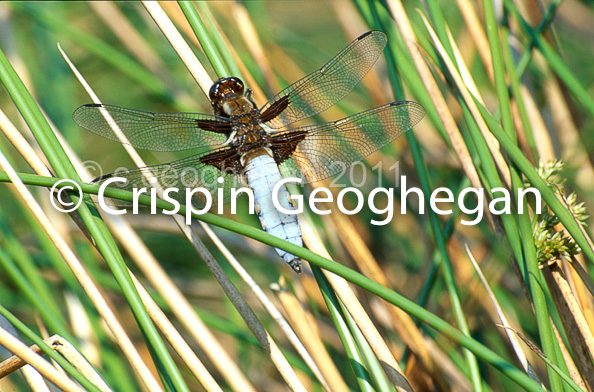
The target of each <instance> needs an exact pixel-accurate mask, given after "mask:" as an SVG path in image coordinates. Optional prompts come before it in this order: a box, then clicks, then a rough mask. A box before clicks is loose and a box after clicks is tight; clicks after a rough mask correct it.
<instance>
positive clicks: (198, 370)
mask: <svg viewBox="0 0 594 392" xmlns="http://www.w3.org/2000/svg"><path fill="white" fill-rule="evenodd" d="M128 273H129V274H130V276H131V277H132V280H133V281H134V285H135V286H136V290H138V294H140V298H141V299H142V302H143V304H144V306H145V308H146V310H147V312H148V314H149V316H150V317H151V319H152V320H153V321H154V323H155V325H156V326H157V328H159V329H160V330H161V332H162V333H163V335H164V336H165V338H166V339H167V340H168V341H169V343H170V344H171V346H172V347H173V349H174V350H175V351H176V352H177V353H178V354H179V356H180V357H181V358H182V359H183V361H184V364H185V365H186V366H187V367H188V369H190V371H191V372H192V374H193V375H194V376H195V377H196V379H197V380H198V381H199V382H200V384H201V385H202V386H203V387H204V389H205V390H206V391H208V392H223V389H222V388H221V387H220V386H219V384H218V383H217V382H216V381H215V379H214V378H213V377H212V375H211V374H210V373H209V371H208V369H206V367H205V366H204V365H203V364H202V362H201V361H200V359H199V358H198V356H197V355H196V354H195V353H194V351H193V350H192V348H191V347H190V345H189V344H188V343H187V342H186V341H185V339H184V338H183V337H182V336H181V334H180V333H179V332H178V331H177V329H175V327H174V326H173V324H172V323H171V321H169V319H168V318H167V316H165V313H163V311H162V310H161V309H160V308H159V306H158V305H157V304H156V303H155V301H154V300H153V299H152V298H151V296H150V295H149V293H148V292H147V291H146V289H145V288H144V287H143V286H142V284H141V283H140V282H139V281H138V279H137V278H136V276H134V274H133V273H132V272H131V271H130V270H128Z"/></svg>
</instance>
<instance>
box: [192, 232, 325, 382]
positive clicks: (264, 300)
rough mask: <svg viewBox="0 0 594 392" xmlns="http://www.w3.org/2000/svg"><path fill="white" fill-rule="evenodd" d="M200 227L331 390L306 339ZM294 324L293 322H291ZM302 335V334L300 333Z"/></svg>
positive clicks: (213, 237)
mask: <svg viewBox="0 0 594 392" xmlns="http://www.w3.org/2000/svg"><path fill="white" fill-rule="evenodd" d="M199 223H200V225H201V227H202V229H203V230H204V231H205V232H206V234H207V235H208V237H209V238H210V240H211V241H212V242H213V244H214V245H215V246H216V247H217V248H218V249H219V250H220V251H221V253H222V254H223V256H225V258H226V259H227V261H229V264H230V265H231V266H232V267H233V269H234V270H235V271H236V272H237V273H238V274H239V276H240V277H241V279H242V280H243V281H244V282H245V283H246V284H247V286H248V287H249V288H250V290H252V292H253V293H254V294H255V295H256V298H258V300H259V301H260V303H261V304H262V306H264V308H265V309H266V311H267V312H268V314H269V315H270V316H271V317H272V319H273V320H274V321H275V322H276V323H277V324H278V326H279V327H280V328H281V330H282V331H283V333H284V334H285V336H286V337H287V339H289V342H291V344H292V345H293V347H294V348H295V350H296V351H297V352H298V353H299V355H300V356H301V358H302V359H303V361H304V362H305V363H306V364H307V366H308V367H309V368H310V370H311V371H312V372H313V373H314V375H315V376H316V378H317V379H318V380H319V381H320V384H322V386H323V387H324V388H325V389H326V390H333V389H329V387H328V383H327V381H326V380H325V378H324V376H323V375H322V373H321V372H320V368H318V366H317V365H316V362H315V361H314V359H313V358H312V356H311V354H310V353H309V352H308V350H307V348H306V346H305V345H304V344H303V342H305V343H306V345H307V340H303V341H302V340H300V339H299V337H298V336H297V334H296V333H295V331H294V330H293V328H292V327H291V325H290V324H289V323H288V322H287V320H286V319H285V318H284V317H283V315H282V314H281V312H280V311H279V310H278V309H277V308H276V306H275V305H274V303H273V302H272V301H271V300H270V298H268V296H267V295H266V294H265V293H264V291H263V290H262V289H261V288H260V286H259V285H258V284H257V283H256V281H255V280H254V279H253V278H252V277H251V275H250V274H249V273H248V272H247V271H246V270H245V268H243V266H242V265H241V263H240V262H239V260H237V258H236V257H235V256H234V255H233V253H231V251H230V250H229V249H228V248H227V247H226V246H225V244H224V243H223V241H221V239H220V238H219V236H217V235H216V233H215V232H214V231H213V230H212V229H211V228H210V226H209V225H207V224H206V223H204V222H199ZM293 324H294V323H293ZM301 336H302V337H303V335H301Z"/></svg>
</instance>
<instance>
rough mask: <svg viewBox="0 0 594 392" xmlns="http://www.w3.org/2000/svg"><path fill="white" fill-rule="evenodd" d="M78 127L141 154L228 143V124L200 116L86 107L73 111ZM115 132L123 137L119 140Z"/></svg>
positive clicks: (226, 120)
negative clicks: (131, 148)
mask: <svg viewBox="0 0 594 392" xmlns="http://www.w3.org/2000/svg"><path fill="white" fill-rule="evenodd" d="M72 117H73V119H74V121H75V122H76V123H77V124H78V125H80V126H81V127H83V128H85V129H87V130H89V131H91V132H94V133H96V134H98V135H101V136H103V137H105V138H107V139H110V140H113V141H116V142H120V143H123V144H129V145H132V146H134V147H136V148H139V149H141V150H151V151H183V150H190V149H193V148H198V147H205V146H216V145H220V144H222V143H224V142H225V141H226V140H227V136H228V134H230V132H231V127H232V124H231V122H230V121H229V120H228V119H226V118H223V117H218V116H214V115H211V114H202V113H153V112H145V111H141V110H134V109H127V108H122V107H118V106H111V105H102V104H88V105H83V106H81V107H79V108H78V109H76V110H75V111H74V114H73V115H72ZM118 129H119V130H120V131H121V134H122V135H119V136H118V132H119V131H118Z"/></svg>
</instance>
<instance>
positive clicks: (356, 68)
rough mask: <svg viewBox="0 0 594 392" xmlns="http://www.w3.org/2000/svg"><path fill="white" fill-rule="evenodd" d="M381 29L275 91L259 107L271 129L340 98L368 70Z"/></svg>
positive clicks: (379, 46)
mask: <svg viewBox="0 0 594 392" xmlns="http://www.w3.org/2000/svg"><path fill="white" fill-rule="evenodd" d="M386 42H387V37H386V35H385V34H384V33H382V32H381V31H370V32H367V33H365V34H363V35H361V36H360V37H359V38H357V39H355V40H354V41H353V42H351V43H350V44H349V45H348V46H347V47H346V48H344V49H343V50H342V51H340V53H338V54H337V55H336V56H334V58H332V59H331V60H330V61H329V62H328V63H326V64H325V65H324V66H323V67H322V68H320V69H318V70H317V71H315V72H313V73H311V74H309V75H307V76H305V77H304V78H302V79H300V80H298V81H297V82H295V83H293V84H292V85H290V86H289V87H287V88H285V89H284V90H282V91H281V92H280V93H278V94H276V95H275V96H274V97H273V98H272V99H271V100H270V101H268V103H266V104H265V105H264V106H263V107H262V109H261V113H262V114H261V117H262V119H263V121H264V122H266V125H268V126H269V127H271V128H276V129H278V128H282V127H284V126H287V125H289V124H292V123H294V122H296V121H299V120H302V119H305V118H308V117H311V116H314V115H316V114H318V113H320V112H323V111H324V110H326V109H328V108H329V107H331V106H332V105H334V104H335V103H336V102H338V101H340V100H341V99H342V98H344V97H345V96H346V95H347V94H348V93H349V92H351V90H352V89H353V88H354V87H355V86H356V85H357V83H359V81H360V80H361V79H362V78H363V76H365V74H367V72H369V70H370V69H371V67H372V66H373V64H374V63H375V62H376V60H377V59H378V57H379V56H380V55H381V53H382V51H383V49H384V47H385V46H386Z"/></svg>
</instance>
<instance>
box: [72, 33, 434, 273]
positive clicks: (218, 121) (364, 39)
mask: <svg viewBox="0 0 594 392" xmlns="http://www.w3.org/2000/svg"><path fill="white" fill-rule="evenodd" d="M386 43H387V37H386V35H385V34H384V33H382V32H380V31H368V32H366V33H364V34H363V35H361V36H359V37H358V38H356V39H355V40H354V41H352V42H351V43H350V44H349V45H348V46H346V47H345V48H344V49H343V50H341V51H340V52H339V53H338V54H337V55H335V56H334V57H333V58H332V59H331V60H329V61H328V62H327V63H326V64H325V65H323V66H322V67H321V68H319V69H318V70H316V71H314V72H312V73H310V74H308V75H307V76H305V77H303V78H302V79H300V80H298V81H296V82H295V83H293V84H291V85H289V86H288V87H286V88H285V89H283V90H282V91H280V92H279V93H278V94H276V95H275V96H273V97H272V98H271V99H270V100H269V101H268V102H267V103H266V104H264V105H263V106H262V107H258V105H256V103H255V101H254V98H253V94H252V91H251V90H250V89H246V86H245V84H244V82H243V81H242V80H241V79H240V78H238V77H235V76H232V77H223V78H221V79H219V80H217V81H216V82H215V83H214V84H213V85H212V87H211V88H210V91H209V98H210V101H211V105H212V109H213V113H212V114H207V113H179V112H175V113H153V112H146V111H140V110H135V109H128V108H123V107H118V106H111V105H104V104H86V105H83V106H81V107H79V108H78V109H76V110H75V111H74V114H73V119H74V121H75V122H76V123H77V124H78V125H80V126H81V127H83V128H85V129H87V130H89V131H91V132H94V133H96V134H98V135H101V136H103V137H105V138H107V139H110V140H113V141H116V142H119V143H124V144H129V145H131V146H133V147H135V148H138V149H144V150H151V151H184V150H190V149H200V150H198V152H197V153H196V154H194V155H191V156H188V157H186V158H182V159H179V160H176V161H173V162H169V163H165V164H159V165H153V166H148V167H143V168H136V169H129V170H127V171H124V172H122V171H119V172H116V173H111V174H108V175H105V176H102V177H99V178H97V179H95V180H94V181H93V182H94V183H99V184H101V183H103V182H105V181H107V180H109V179H110V178H112V177H114V176H117V177H123V178H125V179H126V182H117V183H114V184H113V185H111V184H110V185H111V186H113V187H115V188H119V189H125V190H130V191H131V190H133V189H134V188H141V187H143V186H144V185H146V178H147V176H151V178H155V179H156V180H157V181H158V183H159V185H160V186H162V187H177V188H180V189H181V188H187V187H188V186H192V187H202V188H204V189H206V190H208V192H211V193H212V194H213V195H215V194H217V192H223V199H222V200H223V203H226V202H228V201H230V200H231V195H232V193H231V190H232V189H237V188H240V187H241V186H243V185H245V184H246V183H247V186H249V187H250V188H251V189H252V190H253V194H254V204H255V211H256V213H257V214H258V217H259V220H260V223H261V225H262V228H263V229H264V230H265V231H266V232H268V233H269V234H272V235H274V236H276V237H279V238H282V239H284V240H287V241H289V242H291V243H293V244H295V245H298V246H303V240H302V237H301V229H300V226H299V218H298V216H297V215H296V214H284V213H281V212H280V211H279V210H277V209H276V208H275V207H274V205H273V202H272V196H271V194H272V190H273V187H274V185H275V184H277V183H278V182H279V181H281V179H282V178H283V177H297V178H300V179H302V180H303V183H304V184H307V183H315V182H318V181H321V180H324V179H326V178H329V177H332V176H334V175H337V174H338V173H339V172H340V171H341V170H344V168H345V167H347V168H348V167H349V166H350V165H351V164H353V163H355V162H358V161H361V160H363V159H364V158H365V157H367V156H368V155H370V154H372V153H373V152H375V151H377V150H378V149H380V148H381V147H383V146H385V145H386V144H388V143H390V142H392V141H393V140H395V139H396V138H398V137H399V136H401V135H403V134H405V133H406V132H408V131H409V130H410V129H412V127H413V126H414V125H416V124H417V123H418V122H419V121H420V120H421V119H422V118H423V116H424V114H425V111H424V109H423V107H422V106H421V105H420V104H418V103H416V102H412V101H400V102H391V103H388V104H385V105H382V106H379V107H375V108H373V109H369V110H366V111H363V112H361V113H358V114H354V115H351V116H349V117H346V118H343V119H340V120H337V121H332V122H327V123H322V124H315V125H305V126H298V127H295V126H292V124H294V123H296V122H298V121H301V120H304V119H307V118H310V117H312V116H315V115H317V114H319V113H321V112H323V111H324V110H326V109H328V108H330V107H331V106H333V105H334V104H336V103H337V102H338V101H340V100H341V99H342V98H344V97H345V96H346V95H348V94H349V93H350V92H351V91H352V90H353V88H354V87H355V86H356V85H357V84H358V83H359V82H360V81H361V79H362V78H363V77H364V76H365V75H366V74H367V73H368V72H369V70H370V69H371V68H372V67H373V65H374V63H375V62H376V61H377V59H378V58H379V57H380V55H381V54H382V53H383V50H384V47H385V46H386ZM122 135H123V136H124V138H122ZM195 196H197V197H196V198H195V199H194V200H193V201H192V204H196V205H197V206H203V205H205V204H206V200H205V197H203V195H202V194H196V195H195ZM176 197H179V202H181V203H185V196H184V195H183V194H178V195H177V196H174V197H173V198H174V199H175V198H176ZM277 200H278V202H279V204H280V206H282V208H283V209H284V210H289V211H290V210H292V211H295V206H294V204H293V202H292V200H291V197H290V193H289V191H288V190H287V188H286V187H285V186H284V185H283V186H282V187H280V190H279V192H278V197H277ZM276 252H277V253H278V255H279V256H280V257H281V258H282V259H284V261H285V262H286V263H287V264H289V266H291V267H292V268H293V270H295V271H296V272H301V260H300V258H299V257H297V256H295V255H293V254H291V253H290V252H287V251H285V250H282V249H279V248H276Z"/></svg>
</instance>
